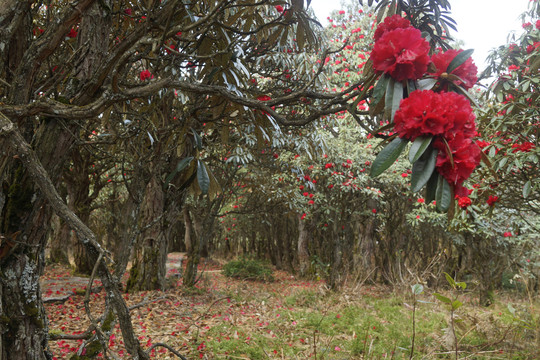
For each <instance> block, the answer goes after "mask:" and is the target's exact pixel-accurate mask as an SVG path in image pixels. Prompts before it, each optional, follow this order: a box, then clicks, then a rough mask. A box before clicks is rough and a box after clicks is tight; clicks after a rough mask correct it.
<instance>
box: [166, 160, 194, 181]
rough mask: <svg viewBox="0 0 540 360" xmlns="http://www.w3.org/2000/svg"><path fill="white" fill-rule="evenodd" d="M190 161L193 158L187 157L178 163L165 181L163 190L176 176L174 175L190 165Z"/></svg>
mask: <svg viewBox="0 0 540 360" xmlns="http://www.w3.org/2000/svg"><path fill="white" fill-rule="evenodd" d="M191 160H193V156H188V157H186V158H183V159H182V160H180V161H179V162H178V165H176V168H175V169H174V170H173V171H172V172H171V173H170V174H169V175H168V176H167V178H166V179H165V184H164V187H165V188H166V187H167V186H168V185H169V183H170V182H171V180H172V179H173V178H174V177H175V176H176V174H178V173H179V172H180V171H182V170H184V169H185V168H186V167H187V166H188V165H189V164H190V163H191Z"/></svg>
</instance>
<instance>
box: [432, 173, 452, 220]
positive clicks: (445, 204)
mask: <svg viewBox="0 0 540 360" xmlns="http://www.w3.org/2000/svg"><path fill="white" fill-rule="evenodd" d="M435 200H436V201H437V210H438V211H441V212H447V211H448V209H449V208H450V203H451V202H452V189H451V188H450V184H448V181H446V179H445V178H444V177H442V176H439V181H438V183H437V192H436V193H435Z"/></svg>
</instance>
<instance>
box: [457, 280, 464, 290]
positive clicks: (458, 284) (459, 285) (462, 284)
mask: <svg viewBox="0 0 540 360" xmlns="http://www.w3.org/2000/svg"><path fill="white" fill-rule="evenodd" d="M456 286H458V287H460V288H462V289H463V290H465V289H466V288H467V284H466V283H464V282H463V281H460V282H456Z"/></svg>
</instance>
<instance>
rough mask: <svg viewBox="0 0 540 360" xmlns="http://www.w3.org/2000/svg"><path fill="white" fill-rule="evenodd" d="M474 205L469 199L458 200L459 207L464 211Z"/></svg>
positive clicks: (465, 197)
mask: <svg viewBox="0 0 540 360" xmlns="http://www.w3.org/2000/svg"><path fill="white" fill-rule="evenodd" d="M471 204H472V201H471V199H470V198H469V197H467V196H464V197H459V198H458V206H459V207H460V208H462V209H466V208H468V207H469V206H470V205H471Z"/></svg>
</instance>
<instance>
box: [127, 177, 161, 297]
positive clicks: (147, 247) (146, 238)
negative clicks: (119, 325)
mask: <svg viewBox="0 0 540 360" xmlns="http://www.w3.org/2000/svg"><path fill="white" fill-rule="evenodd" d="M164 207H165V195H164V193H163V189H162V187H161V184H160V182H159V181H158V179H157V178H156V177H155V176H153V177H152V178H151V180H150V182H149V183H148V185H147V186H146V191H145V195H144V200H143V204H142V205H141V220H140V228H141V229H144V230H143V231H142V233H141V235H140V238H139V240H138V241H137V245H136V247H135V253H134V255H133V266H132V267H131V270H130V276H129V280H128V283H127V290H128V291H139V290H156V289H163V288H164V286H165V275H166V271H165V265H166V261H167V248H168V243H167V242H168V241H167V240H168V239H167V237H166V236H165V234H164V231H163V218H162V217H163V211H164Z"/></svg>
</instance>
